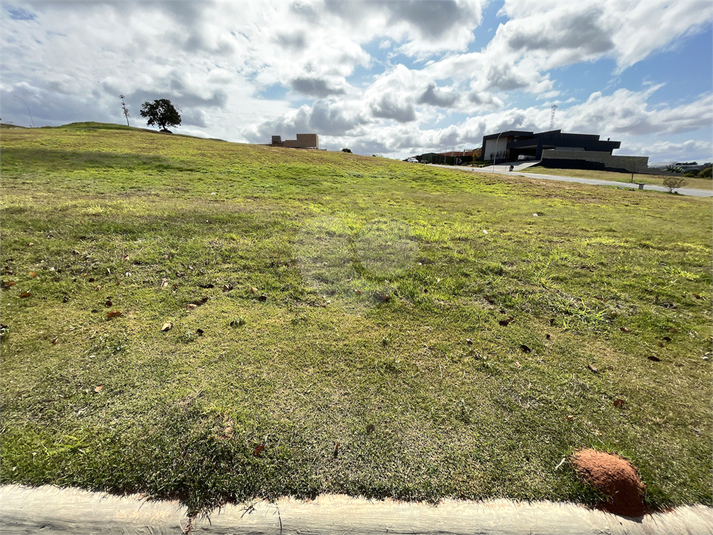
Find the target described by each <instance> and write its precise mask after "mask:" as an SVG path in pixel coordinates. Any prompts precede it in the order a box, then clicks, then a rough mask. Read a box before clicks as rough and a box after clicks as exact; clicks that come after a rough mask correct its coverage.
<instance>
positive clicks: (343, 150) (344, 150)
mask: <svg viewBox="0 0 713 535" xmlns="http://www.w3.org/2000/svg"><path fill="white" fill-rule="evenodd" d="M342 152H348V153H349V154H351V153H352V151H350V150H349V149H342Z"/></svg>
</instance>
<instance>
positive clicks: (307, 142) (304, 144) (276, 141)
mask: <svg viewBox="0 0 713 535" xmlns="http://www.w3.org/2000/svg"><path fill="white" fill-rule="evenodd" d="M271 145H272V146H273V147H288V148H291V149H318V148H319V136H318V135H317V134H297V139H286V140H285V141H282V138H281V137H280V136H272V143H271Z"/></svg>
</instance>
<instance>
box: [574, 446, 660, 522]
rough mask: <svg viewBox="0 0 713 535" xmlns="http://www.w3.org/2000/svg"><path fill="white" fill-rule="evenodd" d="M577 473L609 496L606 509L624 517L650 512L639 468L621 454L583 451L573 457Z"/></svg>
mask: <svg viewBox="0 0 713 535" xmlns="http://www.w3.org/2000/svg"><path fill="white" fill-rule="evenodd" d="M572 462H573V463H574V466H575V468H576V470H577V473H578V474H579V475H580V476H582V477H583V478H584V479H585V480H586V481H587V483H589V484H590V485H592V486H593V487H594V488H595V489H597V490H599V491H601V492H602V493H604V494H606V495H607V496H609V501H608V502H607V503H605V504H603V505H602V508H603V509H604V510H606V511H609V512H610V513H614V514H617V515H622V516H642V515H644V514H646V506H645V505H644V490H645V489H646V485H644V484H643V483H642V482H641V479H639V474H638V473H637V471H636V468H634V466H632V464H631V463H630V462H629V461H627V460H626V459H622V458H621V457H619V456H617V455H612V454H610V453H603V452H599V451H595V450H591V449H588V450H581V451H578V452H577V453H575V454H574V455H573V456H572Z"/></svg>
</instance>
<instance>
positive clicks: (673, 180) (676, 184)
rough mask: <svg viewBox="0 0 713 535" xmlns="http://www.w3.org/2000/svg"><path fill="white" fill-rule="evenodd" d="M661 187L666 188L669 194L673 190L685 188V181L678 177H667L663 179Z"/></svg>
mask: <svg viewBox="0 0 713 535" xmlns="http://www.w3.org/2000/svg"><path fill="white" fill-rule="evenodd" d="M663 185H664V186H666V187H667V188H668V192H669V193H673V192H674V191H675V190H677V189H679V188H682V187H683V186H685V185H686V181H685V180H684V179H683V177H680V176H667V177H666V178H664V179H663Z"/></svg>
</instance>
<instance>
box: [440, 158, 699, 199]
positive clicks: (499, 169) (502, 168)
mask: <svg viewBox="0 0 713 535" xmlns="http://www.w3.org/2000/svg"><path fill="white" fill-rule="evenodd" d="M434 165H435V164H434ZM436 167H443V168H444V169H458V170H461V171H473V172H478V173H500V174H503V175H512V176H525V177H528V178H539V179H544V180H558V181H560V182H578V183H580V184H590V185H592V186H614V187H617V188H627V189H630V188H635V189H638V187H639V186H638V185H636V184H630V183H627V182H614V181H611V180H597V179H594V178H580V177H576V176H555V175H541V174H538V173H528V172H523V171H518V170H517V169H515V170H514V171H512V172H510V171H508V167H509V166H508V165H495V166H493V165H491V166H489V167H454V166H452V165H436ZM644 191H664V192H667V191H668V188H666V187H664V186H655V185H649V184H646V185H645V186H644ZM676 191H677V192H678V194H679V195H690V196H692V197H713V190H705V189H693V188H681V189H678V190H676Z"/></svg>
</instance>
